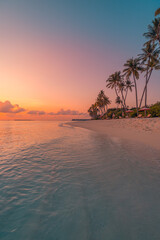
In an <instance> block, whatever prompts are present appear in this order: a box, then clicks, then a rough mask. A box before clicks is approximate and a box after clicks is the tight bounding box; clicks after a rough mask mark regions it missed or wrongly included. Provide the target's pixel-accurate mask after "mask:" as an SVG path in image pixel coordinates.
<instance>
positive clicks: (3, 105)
mask: <svg viewBox="0 0 160 240" xmlns="http://www.w3.org/2000/svg"><path fill="white" fill-rule="evenodd" d="M24 111H25V109H24V108H21V107H19V105H18V104H14V105H13V104H11V102H10V101H5V102H0V112H1V113H20V112H24Z"/></svg>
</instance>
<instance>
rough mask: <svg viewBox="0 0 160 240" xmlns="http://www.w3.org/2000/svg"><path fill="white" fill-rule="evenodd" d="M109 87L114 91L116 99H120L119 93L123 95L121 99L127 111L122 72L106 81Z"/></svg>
mask: <svg viewBox="0 0 160 240" xmlns="http://www.w3.org/2000/svg"><path fill="white" fill-rule="evenodd" d="M106 82H107V85H106V87H108V88H111V89H114V90H115V93H116V97H117V98H118V97H119V93H121V99H122V105H123V108H124V109H125V101H124V98H123V96H122V95H123V94H122V93H123V86H122V84H123V76H122V74H121V72H120V71H118V72H115V73H114V74H111V75H110V76H109V78H108V79H107V80H106Z"/></svg>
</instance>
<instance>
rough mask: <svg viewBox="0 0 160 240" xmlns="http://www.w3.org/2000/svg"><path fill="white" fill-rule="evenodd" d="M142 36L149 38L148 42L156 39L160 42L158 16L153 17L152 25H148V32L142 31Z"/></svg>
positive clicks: (159, 19) (159, 21)
mask: <svg viewBox="0 0 160 240" xmlns="http://www.w3.org/2000/svg"><path fill="white" fill-rule="evenodd" d="M143 36H145V37H146V38H147V39H148V40H149V41H148V42H153V43H154V42H157V41H158V42H159V44H160V18H155V19H154V20H153V21H152V25H151V24H149V25H148V32H146V33H144V34H143Z"/></svg>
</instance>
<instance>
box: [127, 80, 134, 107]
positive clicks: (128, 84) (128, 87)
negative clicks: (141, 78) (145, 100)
mask: <svg viewBox="0 0 160 240" xmlns="http://www.w3.org/2000/svg"><path fill="white" fill-rule="evenodd" d="M133 87H134V84H133V83H132V82H131V81H130V80H129V79H126V81H125V92H126V94H125V104H126V99H127V95H128V90H129V91H130V92H132V88H133Z"/></svg>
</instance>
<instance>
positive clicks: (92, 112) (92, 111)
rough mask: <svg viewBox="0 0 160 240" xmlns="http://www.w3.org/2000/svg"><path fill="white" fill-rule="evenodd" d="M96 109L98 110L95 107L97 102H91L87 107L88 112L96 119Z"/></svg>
mask: <svg viewBox="0 0 160 240" xmlns="http://www.w3.org/2000/svg"><path fill="white" fill-rule="evenodd" d="M98 111H99V110H98V107H97V103H94V104H92V105H91V107H90V108H89V109H88V113H89V115H90V116H91V117H92V118H93V119H97V117H98Z"/></svg>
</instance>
